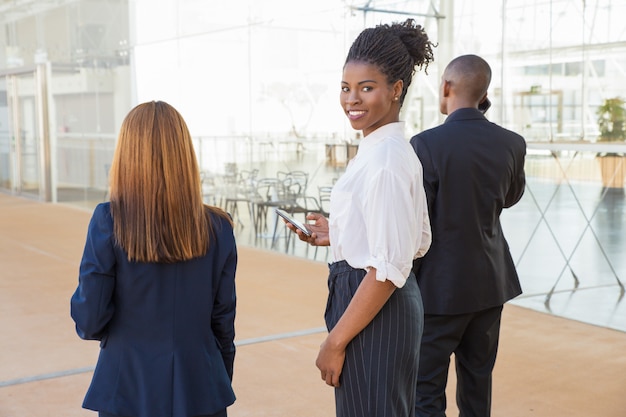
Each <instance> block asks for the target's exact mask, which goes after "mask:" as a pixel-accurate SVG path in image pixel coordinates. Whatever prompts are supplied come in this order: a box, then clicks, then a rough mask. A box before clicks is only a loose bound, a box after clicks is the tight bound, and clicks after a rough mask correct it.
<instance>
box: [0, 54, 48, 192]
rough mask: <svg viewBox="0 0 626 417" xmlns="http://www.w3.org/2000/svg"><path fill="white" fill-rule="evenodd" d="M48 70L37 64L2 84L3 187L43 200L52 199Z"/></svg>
mask: <svg viewBox="0 0 626 417" xmlns="http://www.w3.org/2000/svg"><path fill="white" fill-rule="evenodd" d="M47 74H48V71H47V67H46V65H38V66H36V67H34V68H30V69H20V70H17V71H15V72H13V73H5V74H4V77H3V78H2V83H1V84H0V100H1V101H0V187H1V188H3V189H7V190H10V191H11V192H12V193H14V194H18V195H25V196H30V197H34V198H37V199H39V200H43V201H51V200H52V193H51V191H52V190H51V170H50V135H49V129H48V123H49V121H48V106H47V103H48V99H47V88H46V87H47V84H48V83H47V78H48V75H47ZM2 98H4V99H3V100H2Z"/></svg>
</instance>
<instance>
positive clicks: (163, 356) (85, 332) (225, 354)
mask: <svg viewBox="0 0 626 417" xmlns="http://www.w3.org/2000/svg"><path fill="white" fill-rule="evenodd" d="M212 220H213V222H214V223H213V224H214V225H215V226H214V231H215V237H216V238H215V239H213V240H212V241H211V244H210V248H209V251H208V253H207V254H206V255H205V256H203V257H200V258H196V259H193V260H190V261H186V262H178V263H173V264H164V263H138V262H129V261H128V258H127V255H126V253H125V252H124V251H123V250H122V249H121V248H120V247H119V246H117V245H115V244H114V242H113V220H112V218H111V211H110V204H109V203H102V204H99V205H98V206H97V207H96V209H95V211H94V213H93V217H92V218H91V222H90V223H89V229H88V233H87V241H86V244H85V249H84V253H83V258H82V261H81V264H80V275H79V283H78V288H77V289H76V292H75V293H74V295H73V296H72V299H71V316H72V318H73V319H74V321H75V323H76V331H77V333H78V335H79V336H80V337H81V338H83V339H91V340H100V356H99V358H98V363H97V365H96V369H95V372H94V375H93V379H92V382H91V385H90V387H89V390H88V391H87V395H86V396H85V400H84V403H83V407H85V408H88V409H91V410H95V411H104V412H108V413H111V414H115V415H119V416H129V417H131V416H132V417H190V416H197V415H203V414H213V413H216V412H218V411H219V410H223V409H224V408H226V407H227V406H229V405H231V404H232V403H233V402H234V401H235V395H234V393H233V390H232V387H231V380H232V374H233V362H234V358H235V345H234V338H235V328H234V320H235V304H236V294H235V270H236V266H237V250H236V245H235V238H234V236H233V230H232V227H231V225H230V224H229V223H228V221H227V220H226V219H223V218H221V217H219V216H217V215H213V216H212Z"/></svg>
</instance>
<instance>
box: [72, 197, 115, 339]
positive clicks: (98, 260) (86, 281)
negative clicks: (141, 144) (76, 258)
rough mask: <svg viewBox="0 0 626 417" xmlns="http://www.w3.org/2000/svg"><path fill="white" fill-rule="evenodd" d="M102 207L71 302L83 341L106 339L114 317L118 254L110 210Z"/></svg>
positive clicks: (93, 221) (90, 231)
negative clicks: (115, 248) (114, 242)
mask: <svg viewBox="0 0 626 417" xmlns="http://www.w3.org/2000/svg"><path fill="white" fill-rule="evenodd" d="M106 207H108V206H105V205H102V204H101V205H99V206H97V207H96V209H95V210H94V214H93V216H92V218H91V221H90V222H89V227H88V230H87V240H86V243H85V248H84V251H83V257H82V260H81V263H80V268H79V275H78V287H77V288H76V291H75V292H74V294H73V295H72V298H71V301H70V314H71V317H72V319H73V320H74V322H75V323H76V333H77V334H78V336H80V337H81V338H82V339H87V340H103V338H104V337H105V335H106V329H107V325H108V323H109V321H110V320H111V318H112V317H113V314H114V310H115V309H114V305H113V292H114V289H115V253H114V250H113V243H112V234H113V233H112V231H113V223H112V220H111V215H110V212H109V210H107V209H106Z"/></svg>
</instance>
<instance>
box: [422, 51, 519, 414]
mask: <svg viewBox="0 0 626 417" xmlns="http://www.w3.org/2000/svg"><path fill="white" fill-rule="evenodd" d="M490 81H491V68H490V67H489V64H488V63H487V62H486V61H485V60H483V59H482V58H480V57H478V56H476V55H464V56H460V57H457V58H455V59H454V60H452V61H451V62H450V63H449V64H448V66H447V67H446V69H445V71H444V74H443V77H442V80H441V87H440V92H439V94H440V111H441V113H443V114H446V115H448V117H447V119H446V120H445V122H444V123H443V124H442V125H440V126H438V127H435V128H433V129H429V130H426V131H424V132H422V133H420V134H418V135H416V136H414V137H413V138H412V139H411V144H412V145H413V148H414V149H415V152H416V153H417V155H418V157H419V159H420V161H421V163H422V165H423V168H424V187H425V189H426V197H427V200H428V210H429V215H430V221H431V226H432V236H433V240H432V245H431V247H430V250H429V251H428V253H427V254H426V256H425V257H424V258H423V259H422V260H421V262H420V263H419V264H418V263H416V264H415V266H414V271H415V273H416V276H417V280H418V282H419V286H420V290H421V292H422V297H423V300H424V313H425V321H424V334H423V337H422V343H421V353H420V361H419V371H418V382H417V399H416V415H417V416H437V417H441V416H445V409H446V397H445V389H446V383H447V376H448V368H449V365H450V356H451V355H452V354H453V353H454V356H455V364H456V375H457V405H458V408H459V411H460V416H462V417H470V416H475V417H487V416H489V415H490V412H491V379H492V377H491V376H492V371H493V367H494V365H495V361H496V354H497V349H498V338H499V333H500V319H501V315H502V306H503V304H504V303H505V302H506V301H508V300H510V299H512V298H513V297H516V296H517V295H519V294H521V292H522V291H521V286H520V283H519V279H518V276H517V272H516V270H515V265H514V263H513V259H512V257H511V254H510V252H509V247H508V244H507V242H506V239H505V238H504V235H503V232H502V228H501V225H500V213H501V212H502V209H503V208H508V207H511V206H512V205H514V204H515V203H517V202H518V201H519V200H520V198H521V197H522V194H523V193H524V187H525V174H524V158H525V155H526V143H525V141H524V138H522V137H521V136H520V135H518V134H516V133H514V132H511V131H509V130H506V129H504V128H502V127H500V126H498V125H496V124H494V123H491V122H489V121H488V120H487V119H486V118H485V116H484V115H483V112H482V111H481V110H479V109H480V108H483V109H484V107H483V106H484V105H485V104H488V103H489V101H488V100H487V88H488V87H489V83H490Z"/></svg>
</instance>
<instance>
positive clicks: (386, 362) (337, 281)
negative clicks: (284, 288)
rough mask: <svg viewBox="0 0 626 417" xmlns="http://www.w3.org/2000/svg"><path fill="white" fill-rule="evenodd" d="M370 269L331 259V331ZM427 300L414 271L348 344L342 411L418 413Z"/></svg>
mask: <svg viewBox="0 0 626 417" xmlns="http://www.w3.org/2000/svg"><path fill="white" fill-rule="evenodd" d="M365 273H366V271H365V270H363V269H354V268H352V267H351V266H350V265H348V263H347V262H345V261H340V262H336V263H333V264H331V265H330V274H329V277H328V287H329V295H328V303H327V305H326V314H325V318H326V326H327V327H328V330H329V331H330V330H331V329H332V328H333V327H334V326H335V324H336V323H337V321H338V320H339V318H340V317H341V315H342V314H343V312H344V311H345V309H346V307H347V306H348V304H349V303H350V300H351V299H352V296H353V295H354V293H355V291H356V289H357V288H358V286H359V284H360V282H361V281H362V280H363V277H364V276H365ZM422 329H423V306H422V298H421V296H420V293H419V289H418V286H417V281H416V280H415V277H413V274H412V273H411V277H410V278H409V279H408V280H407V283H406V285H405V286H404V287H402V288H399V289H396V291H394V293H393V294H392V296H391V298H390V299H389V301H387V303H386V304H385V306H384V307H383V308H382V310H381V311H380V312H379V313H378V315H377V316H376V317H375V318H374V320H372V322H371V323H370V324H369V325H368V326H367V327H366V328H365V329H363V331H362V332H361V333H359V334H358V335H357V336H356V337H355V338H354V339H353V340H352V342H350V344H349V345H348V347H347V348H346V360H345V363H344V367H343V371H342V375H341V381H340V382H341V386H340V387H339V388H336V389H335V405H336V412H337V417H413V416H414V415H415V389H416V383H417V367H418V359H419V345H420V339H421V335H422Z"/></svg>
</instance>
